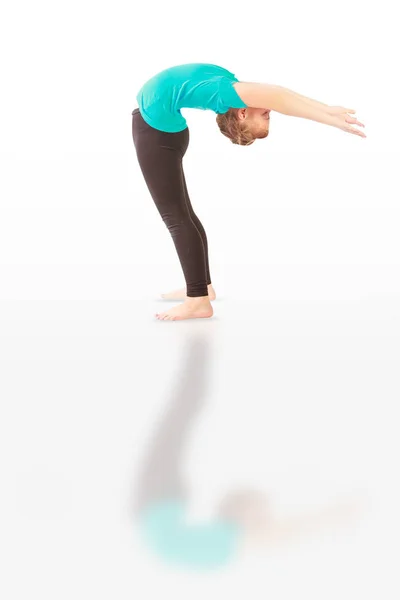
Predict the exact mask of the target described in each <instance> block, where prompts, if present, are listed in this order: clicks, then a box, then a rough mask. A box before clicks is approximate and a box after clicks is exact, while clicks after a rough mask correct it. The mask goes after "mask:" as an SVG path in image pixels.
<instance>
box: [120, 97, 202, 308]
mask: <svg viewBox="0 0 400 600" xmlns="http://www.w3.org/2000/svg"><path fill="white" fill-rule="evenodd" d="M132 136H133V143H134V145H135V148H136V154H137V157H138V161H139V165H140V168H141V170H142V173H143V176H144V178H145V181H146V184H147V187H148V188H149V192H150V194H151V196H152V198H153V200H154V203H155V205H156V207H157V209H158V212H159V213H160V215H161V218H162V220H163V221H164V223H165V225H166V227H167V229H168V231H169V232H170V234H171V236H172V239H173V241H174V244H175V248H176V251H177V253H178V256H179V261H180V263H181V267H182V270H183V274H184V277H185V281H186V295H187V296H190V297H193V298H194V297H198V296H208V289H207V285H208V284H210V283H211V277H210V268H209V264H208V244H207V236H206V232H205V231H204V228H203V225H202V224H201V223H200V221H199V219H198V217H197V216H196V215H195V213H194V211H193V208H192V205H191V202H190V199H189V194H188V191H187V187H186V181H185V175H184V172H183V166H182V159H183V157H184V155H185V152H186V150H187V148H188V145H189V129H188V128H186V129H184V130H183V131H179V132H177V133H167V132H165V131H159V130H158V129H154V128H153V127H151V126H150V125H148V124H147V123H146V121H145V120H144V119H143V117H142V115H141V114H140V111H139V109H138V108H136V109H135V110H134V111H133V112H132Z"/></svg>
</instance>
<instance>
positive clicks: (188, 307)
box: [156, 296, 214, 321]
mask: <svg viewBox="0 0 400 600" xmlns="http://www.w3.org/2000/svg"><path fill="white" fill-rule="evenodd" d="M213 314H214V311H213V308H212V306H211V303H210V300H209V298H208V296H201V297H199V298H187V299H186V300H185V302H183V304H178V306H174V307H173V308H171V309H170V310H166V311H165V312H162V313H157V314H156V317H157V319H158V320H159V321H181V320H183V319H204V318H209V317H212V316H213Z"/></svg>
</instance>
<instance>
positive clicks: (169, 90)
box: [136, 63, 247, 133]
mask: <svg viewBox="0 0 400 600" xmlns="http://www.w3.org/2000/svg"><path fill="white" fill-rule="evenodd" d="M236 81H239V80H238V79H236V77H235V75H234V74H233V73H231V72H230V71H227V70H226V69H223V68H222V67H219V66H217V65H210V64H206V63H190V64H185V65H178V66H176V67H171V68H170V69H165V70H164V71H161V72H160V73H157V75H154V77H152V78H151V79H149V81H147V82H146V83H145V84H144V85H143V86H142V88H141V89H140V90H139V92H138V94H137V96H136V100H137V102H138V104H139V110H140V113H141V115H142V117H143V119H144V120H145V121H146V123H148V124H149V125H150V126H151V127H154V128H155V129H159V130H161V131H167V132H172V133H173V132H177V131H183V130H184V129H186V127H187V123H186V119H185V118H184V117H183V116H182V114H181V109H182V108H198V109H200V110H213V111H214V112H216V113H217V114H223V113H226V112H227V111H228V110H229V108H246V106H247V105H246V104H245V103H244V102H243V100H242V99H241V98H240V96H239V95H238V93H237V92H236V90H235V88H234V87H233V83H235V82H236Z"/></svg>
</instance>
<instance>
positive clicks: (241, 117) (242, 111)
mask: <svg viewBox="0 0 400 600" xmlns="http://www.w3.org/2000/svg"><path fill="white" fill-rule="evenodd" d="M246 111H247V109H246V108H238V112H237V116H238V119H239V120H240V121H244V119H245V118H246V116H247V113H246Z"/></svg>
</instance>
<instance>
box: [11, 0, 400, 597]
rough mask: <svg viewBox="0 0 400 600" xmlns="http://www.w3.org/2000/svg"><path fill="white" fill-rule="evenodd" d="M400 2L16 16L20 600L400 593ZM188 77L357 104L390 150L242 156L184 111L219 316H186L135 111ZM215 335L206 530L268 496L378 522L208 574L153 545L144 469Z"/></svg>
mask: <svg viewBox="0 0 400 600" xmlns="http://www.w3.org/2000/svg"><path fill="white" fill-rule="evenodd" d="M395 8H396V7H395V5H394V4H393V3H392V2H389V0H384V1H382V2H380V3H379V4H376V5H373V4H367V3H365V2H359V1H356V0H350V1H346V2H334V3H321V2H316V1H313V2H310V1H306V2H291V1H289V0H286V1H283V2H279V3H270V4H269V3H265V2H257V3H250V4H249V3H242V4H235V3H222V4H221V3H212V2H201V3H200V4H190V3H187V2H173V3H166V2H165V3H160V4H159V3H154V4H151V3H135V2H122V1H115V2H112V3H111V2H109V3H101V2H89V1H86V0H85V1H80V2H68V3H65V4H63V5H62V4H60V3H54V2H43V1H37V2H34V3H28V2H13V3H11V2H8V3H5V4H4V5H3V7H2V11H1V18H0V23H1V24H0V40H1V41H0V50H1V55H2V66H1V83H2V94H1V111H0V132H1V135H0V165H1V178H0V336H1V337H0V359H1V363H0V368H1V379H0V392H1V408H0V410H1V413H0V456H1V458H0V465H1V479H0V481H1V487H2V492H1V496H0V498H1V499H0V507H1V512H0V523H1V535H0V539H1V542H0V551H1V554H2V556H1V571H2V576H1V580H0V591H1V596H2V598H5V599H7V600H14V599H20V598H27V597H36V596H38V597H40V598H42V600H45V599H47V598H49V599H50V598H51V599H53V598H58V599H60V600H62V599H64V598H65V599H66V598H68V599H70V598H77V599H81V598H82V599H83V598H85V599H86V598H89V597H90V598H92V597H93V598H116V597H118V598H120V599H121V600H122V599H123V598H132V597H140V598H144V599H147V598H149V599H152V598H159V597H163V596H165V594H168V595H170V594H171V595H172V594H173V595H174V597H175V598H187V597H190V598H203V597H205V596H206V595H212V597H217V595H219V596H221V595H222V597H228V595H229V596H230V597H235V598H236V597H238V598H243V597H254V598H258V597H260V598H265V597H273V598H274V599H276V600H280V599H282V600H286V599H287V598H293V597H294V596H295V597H301V598H303V597H304V598H305V597H307V598H309V599H314V598H315V599H316V598H318V599H319V598H321V597H323V598H325V599H330V598H332V599H333V598H335V599H336V598H341V599H342V600H347V599H349V600H350V599H353V598H361V597H371V598H372V597H374V598H377V597H384V598H385V599H386V600H389V599H391V598H398V594H399V584H398V577H397V575H396V570H397V568H398V560H397V559H396V554H395V553H396V549H397V550H398V536H399V533H400V531H399V515H398V506H399V501H400V498H399V486H398V464H397V460H396V456H397V455H398V452H399V449H400V448H399V445H400V444H399V439H398V426H397V422H398V402H399V399H400V394H399V392H400V384H399V377H398V373H399V362H400V346H399V342H400V339H399V335H400V324H399V315H400V310H399V306H400V303H399V300H400V277H399V274H400V273H399V268H400V241H399V239H400V238H399V235H398V231H399V219H400V208H399V199H400V193H399V191H400V187H399V181H398V165H399V150H398V122H397V112H398V91H399V90H398V81H397V71H398V66H397V64H396V62H395V56H396V55H398V54H399V49H400V48H399V41H398V27H397V22H396V19H395V16H394V15H395ZM185 62H212V63H215V64H220V65H222V66H224V67H225V68H227V69H229V70H231V71H233V72H234V73H235V74H236V76H237V77H238V79H242V80H245V81H263V82H270V83H275V84H278V85H283V86H286V87H289V88H291V89H294V90H295V91H297V92H299V93H301V94H304V95H307V96H310V97H312V98H315V99H317V100H320V101H321V102H325V103H327V104H331V105H337V104H340V105H345V106H347V107H349V108H354V109H356V110H357V116H358V118H359V119H360V120H361V121H362V122H364V123H365V125H366V128H365V132H366V134H367V136H368V137H367V139H365V140H364V139H361V138H359V137H357V136H352V135H350V134H347V133H344V132H342V131H339V130H337V129H333V128H331V127H327V126H323V125H321V124H317V123H314V122H310V121H306V120H301V119H293V118H289V117H284V116H282V115H279V114H275V113H273V114H272V115H271V122H270V136H269V138H268V139H267V140H261V141H259V142H256V143H255V144H254V145H253V146H251V147H249V148H240V147H236V146H234V145H232V144H230V143H229V141H228V140H226V139H225V138H224V137H223V136H221V134H220V133H219V131H218V129H217V126H216V124H215V115H214V114H213V113H207V112H202V111H190V110H188V111H185V112H184V115H185V117H186V118H187V119H188V123H189V129H190V136H191V141H190V146H189V149H188V151H187V154H186V157H185V159H184V167H185V172H186V177H187V181H188V187H189V192H190V195H191V199H192V203H193V205H194V209H195V211H196V212H197V214H198V216H199V217H200V219H201V221H202V222H203V224H204V226H205V228H206V231H207V235H208V240H209V247H210V261H211V275H212V279H213V283H214V285H215V288H216V291H217V295H218V297H219V299H218V300H217V301H216V302H215V303H214V311H215V316H214V318H213V319H212V320H210V321H207V322H189V321H187V322H181V323H176V322H169V323H161V322H158V321H156V320H155V319H154V313H155V312H156V311H157V310H159V309H160V308H163V307H164V306H165V304H164V303H162V302H160V301H159V300H157V298H158V296H159V293H160V292H162V291H168V290H169V289H174V288H176V287H179V286H181V285H182V284H183V279H182V274H181V271H180V266H179V263H178V260H177V257H176V254H175V249H174V246H173V244H172V240H171V239H170V237H169V234H168V232H167V230H166V229H165V226H164V224H163V223H162V221H161V219H160V218H159V216H158V212H157V211H156V209H155V207H154V205H153V204H152V200H151V198H150V196H149V194H148V192H147V189H146V187H145V184H144V181H143V180H142V177H141V173H140V170H139V167H138V164H137V162H136V156H135V153H134V147H133V143H132V134H131V112H132V110H133V108H135V107H136V106H137V105H136V101H135V96H136V93H137V90H138V89H139V87H140V86H141V85H142V83H143V82H144V81H145V80H146V79H147V78H149V77H150V76H152V75H153V74H155V73H156V72H158V71H160V70H162V69H163V68H166V67H168V66H171V65H174V64H181V63H185ZM199 339H200V340H203V343H205V344H206V348H207V351H208V352H209V357H210V360H209V363H208V364H209V365H211V367H207V369H208V368H210V370H209V371H208V370H207V371H206V373H205V374H206V377H207V378H208V384H209V385H208V392H207V394H208V395H207V398H206V399H205V403H204V410H203V412H201V418H200V420H199V421H198V423H197V427H196V428H195V429H194V430H193V431H192V436H191V437H190V442H189V444H188V447H187V449H186V453H185V455H184V456H183V457H182V461H183V463H184V465H185V473H186V476H187V481H188V484H189V485H190V488H191V492H192V502H193V504H192V511H193V515H197V518H200V516H201V515H203V517H204V516H205V515H207V514H211V513H212V509H213V507H214V506H216V504H217V503H218V501H219V498H220V497H221V495H223V494H224V493H226V492H227V491H228V490H229V489H233V488H235V487H237V486H239V487H240V486H241V485H246V484H248V485H252V486H253V487H256V488H259V489H264V490H265V491H266V493H268V494H269V496H270V497H271V498H272V501H273V510H274V513H275V514H276V515H280V516H281V517H282V518H285V517H286V516H288V515H293V514H295V513H296V511H297V512H300V511H301V510H304V511H308V512H312V511H313V510H314V509H317V508H318V507H323V506H326V505H329V504H330V503H331V502H333V501H334V500H335V499H339V500H340V499H342V498H357V499H360V498H362V500H361V505H362V507H363V508H362V509H361V510H360V516H359V517H357V519H355V518H354V519H353V520H352V521H351V523H350V524H347V525H346V526H345V527H338V528H337V529H336V528H335V529H334V530H333V531H332V530H330V532H329V533H326V532H325V533H324V534H321V535H319V537H318V536H317V537H311V536H306V537H305V538H304V539H301V538H300V539H299V541H298V542H296V543H295V544H294V545H290V546H287V547H286V548H285V549H282V548H276V549H271V548H270V549H269V550H266V551H265V552H264V553H258V554H257V555H252V554H249V555H246V556H244V557H243V559H242V560H240V561H239V562H238V563H237V564H236V565H235V566H234V567H233V566H232V567H231V568H228V569H227V570H226V571H225V572H223V573H221V574H213V575H204V576H201V577H200V576H199V575H192V574H190V573H186V572H179V571H177V572H173V571H170V570H169V569H168V568H167V567H165V566H163V565H162V564H159V563H157V562H156V561H154V560H153V559H152V558H151V556H150V555H148V553H147V552H146V550H144V549H143V548H142V547H141V546H140V544H139V542H138V540H137V536H136V533H135V522H134V519H133V517H132V511H131V499H132V495H133V494H134V491H135V475H136V473H137V469H138V468H139V467H140V464H141V460H142V459H143V458H144V456H145V449H146V444H147V443H148V442H149V440H150V439H151V436H152V432H153V428H154V425H155V423H156V422H157V420H158V418H159V417H160V415H162V414H163V411H165V410H167V409H168V402H169V400H170V398H171V396H172V397H173V392H174V389H175V386H176V385H177V384H178V382H179V379H180V377H181V371H180V369H181V368H184V366H185V365H186V362H185V352H187V348H190V344H191V343H192V342H193V343H194V342H196V340H199ZM357 502H358V500H357Z"/></svg>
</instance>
